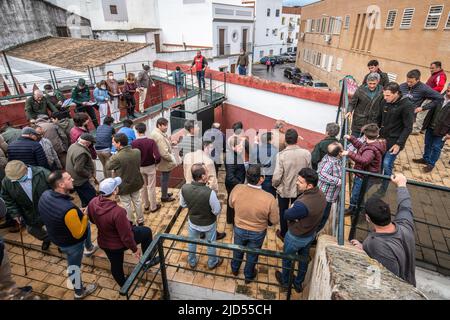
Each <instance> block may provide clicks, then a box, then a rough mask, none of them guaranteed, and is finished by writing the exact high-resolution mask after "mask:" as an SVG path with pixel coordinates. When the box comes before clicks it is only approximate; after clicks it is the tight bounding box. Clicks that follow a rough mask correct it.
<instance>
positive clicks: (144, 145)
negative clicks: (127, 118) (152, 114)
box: [131, 123, 161, 213]
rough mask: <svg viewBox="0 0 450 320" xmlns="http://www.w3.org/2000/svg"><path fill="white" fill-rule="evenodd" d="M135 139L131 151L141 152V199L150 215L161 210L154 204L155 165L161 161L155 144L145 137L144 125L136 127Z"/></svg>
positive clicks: (145, 129) (145, 128)
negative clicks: (137, 150)
mask: <svg viewBox="0 0 450 320" xmlns="http://www.w3.org/2000/svg"><path fill="white" fill-rule="evenodd" d="M136 131H137V134H138V135H137V139H136V140H134V141H133V142H132V143H131V147H132V148H133V149H139V150H140V151H141V169H140V170H141V174H142V177H143V179H144V186H143V187H142V190H141V198H142V199H143V201H144V210H145V211H149V210H150V212H151V213H153V212H156V211H158V210H159V209H161V205H160V204H159V203H157V202H156V165H157V164H158V163H159V162H160V161H161V156H160V155H159V151H158V146H157V145H156V142H155V141H154V140H152V139H149V138H147V137H146V136H145V133H146V131H147V126H146V125H145V123H138V124H137V125H136Z"/></svg>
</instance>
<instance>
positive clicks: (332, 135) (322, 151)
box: [311, 122, 340, 170]
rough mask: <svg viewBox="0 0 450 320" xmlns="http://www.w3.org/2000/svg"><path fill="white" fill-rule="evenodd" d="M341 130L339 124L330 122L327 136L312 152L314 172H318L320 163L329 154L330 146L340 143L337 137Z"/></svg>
mask: <svg viewBox="0 0 450 320" xmlns="http://www.w3.org/2000/svg"><path fill="white" fill-rule="evenodd" d="M339 130H340V128H339V125H338V124H337V123H335V122H330V123H328V124H327V126H326V129H325V133H326V135H327V136H326V137H325V138H324V139H323V140H321V141H320V142H319V143H318V144H316V145H315V146H314V149H313V151H312V152H311V164H312V168H313V169H314V170H317V166H318V165H319V162H320V161H322V159H323V157H324V156H325V155H326V154H327V153H328V146H329V145H330V144H331V143H333V142H338V139H337V138H336V137H337V135H338V134H339Z"/></svg>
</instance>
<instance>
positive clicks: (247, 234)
mask: <svg viewBox="0 0 450 320" xmlns="http://www.w3.org/2000/svg"><path fill="white" fill-rule="evenodd" d="M265 237H266V230H264V231H261V232H255V231H249V230H244V229H241V228H238V227H236V226H235V227H234V244H237V245H240V246H244V247H247V248H252V249H261V247H262V245H263V243H264V239H265ZM243 257H244V253H243V252H242V251H238V250H235V251H233V260H231V270H232V271H233V272H237V271H239V268H240V267H241V263H242V258H243ZM257 263H258V255H257V254H250V253H247V262H246V263H245V267H244V275H245V279H253V278H254V277H255V276H256V272H255V266H256V264H257Z"/></svg>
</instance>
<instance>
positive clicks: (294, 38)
mask: <svg viewBox="0 0 450 320" xmlns="http://www.w3.org/2000/svg"><path fill="white" fill-rule="evenodd" d="M301 12H302V9H301V8H300V7H283V10H282V12H281V25H282V26H281V29H280V39H281V40H283V45H284V48H283V53H284V52H295V51H297V45H298V38H299V36H300V21H301Z"/></svg>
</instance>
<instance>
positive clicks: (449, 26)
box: [444, 12, 450, 30]
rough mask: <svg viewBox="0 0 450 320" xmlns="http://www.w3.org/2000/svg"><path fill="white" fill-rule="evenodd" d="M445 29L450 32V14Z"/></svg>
mask: <svg viewBox="0 0 450 320" xmlns="http://www.w3.org/2000/svg"><path fill="white" fill-rule="evenodd" d="M444 29H446V30H450V12H449V13H448V17H447V23H446V24H445V28H444Z"/></svg>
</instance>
